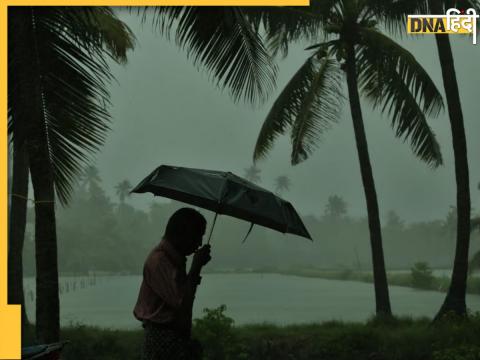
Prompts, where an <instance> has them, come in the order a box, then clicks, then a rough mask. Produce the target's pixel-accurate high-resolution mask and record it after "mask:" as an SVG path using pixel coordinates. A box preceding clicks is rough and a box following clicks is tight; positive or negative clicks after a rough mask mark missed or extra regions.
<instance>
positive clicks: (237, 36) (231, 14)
mask: <svg viewBox="0 0 480 360" xmlns="http://www.w3.org/2000/svg"><path fill="white" fill-rule="evenodd" d="M140 13H141V14H142V15H143V19H144V21H145V20H146V19H151V20H152V22H153V24H154V25H155V27H156V28H157V29H158V31H159V32H160V33H161V34H163V35H165V36H167V38H170V37H171V36H172V35H173V36H174V38H175V42H176V43H177V44H178V46H179V47H181V48H182V49H184V50H185V51H186V53H187V57H188V58H190V59H192V60H193V63H194V64H195V66H197V67H198V68H201V69H202V70H206V71H207V72H209V73H210V74H211V75H212V76H211V79H212V80H213V81H214V83H215V84H216V85H217V86H219V87H220V88H226V89H228V91H229V92H230V95H231V97H232V98H233V100H234V101H239V100H246V101H247V102H249V103H252V104H258V103H262V102H264V101H265V100H266V99H267V97H268V95H269V94H271V92H272V90H273V89H274V86H275V77H276V73H277V67H276V66H275V65H274V63H273V61H272V59H271V56H270V54H269V53H268V51H267V50H266V49H265V47H264V45H263V42H262V38H261V36H260V33H259V29H258V26H255V24H253V23H252V22H250V21H249V19H248V17H247V9H246V8H240V7H154V8H151V7H150V8H146V9H144V10H140Z"/></svg>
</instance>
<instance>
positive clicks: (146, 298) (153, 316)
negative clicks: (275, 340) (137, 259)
mask: <svg viewBox="0 0 480 360" xmlns="http://www.w3.org/2000/svg"><path fill="white" fill-rule="evenodd" d="M206 224H207V222H206V220H205V218H204V217H203V216H202V215H201V214H200V213H199V212H198V211H196V210H194V209H190V208H182V209H180V210H178V211H176V212H175V213H174V214H173V215H172V216H171V217H170V219H169V220H168V224H167V227H166V229H165V234H164V236H163V239H162V241H161V242H160V244H159V245H158V246H156V247H155V248H154V249H153V250H152V252H151V253H150V254H149V255H148V257H147V260H146V261H145V265H144V267H143V281H142V285H141V287H140V292H139V295H138V300H137V304H136V305H135V309H134V311H133V313H134V315H135V317H136V318H137V319H138V320H140V321H142V323H143V327H144V330H145V338H144V344H143V350H142V352H143V359H144V360H160V359H162V360H163V359H165V360H177V359H178V360H186V359H197V358H199V355H198V354H196V353H198V346H197V347H196V348H197V349H195V346H193V344H194V343H193V342H192V341H191V340H190V333H191V327H192V307H193V301H194V298H195V292H196V289H197V286H198V284H200V280H201V277H200V272H201V270H202V267H203V266H204V265H206V264H207V263H208V262H209V261H210V259H211V257H210V245H204V246H202V247H200V246H201V245H202V238H203V235H204V234H205V229H206ZM193 253H194V256H193V260H192V265H191V267H190V271H189V272H188V274H187V273H186V257H187V256H189V255H191V254H193Z"/></svg>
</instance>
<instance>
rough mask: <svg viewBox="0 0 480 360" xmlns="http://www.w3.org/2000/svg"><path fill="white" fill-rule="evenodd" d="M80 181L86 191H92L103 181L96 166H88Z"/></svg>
mask: <svg viewBox="0 0 480 360" xmlns="http://www.w3.org/2000/svg"><path fill="white" fill-rule="evenodd" d="M80 181H81V184H82V186H83V188H84V189H86V190H90V191H91V190H92V189H94V188H96V187H98V186H100V183H101V181H102V179H101V178H100V172H99V171H98V168H97V167H96V166H95V165H87V166H86V167H85V169H84V170H83V172H82V173H81V175H80Z"/></svg>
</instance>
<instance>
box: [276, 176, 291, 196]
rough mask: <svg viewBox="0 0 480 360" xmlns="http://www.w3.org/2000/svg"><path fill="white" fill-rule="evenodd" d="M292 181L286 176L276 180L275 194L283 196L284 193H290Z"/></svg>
mask: <svg viewBox="0 0 480 360" xmlns="http://www.w3.org/2000/svg"><path fill="white" fill-rule="evenodd" d="M290 186H291V181H290V179H289V178H288V176H286V175H281V176H279V177H277V178H276V179H275V192H276V193H277V194H281V193H282V192H283V191H289V190H290Z"/></svg>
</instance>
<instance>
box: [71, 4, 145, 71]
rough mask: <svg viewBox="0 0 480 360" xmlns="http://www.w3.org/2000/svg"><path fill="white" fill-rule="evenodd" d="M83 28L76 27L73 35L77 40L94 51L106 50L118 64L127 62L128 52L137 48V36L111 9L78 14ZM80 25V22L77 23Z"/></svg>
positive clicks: (94, 9)
mask: <svg viewBox="0 0 480 360" xmlns="http://www.w3.org/2000/svg"><path fill="white" fill-rule="evenodd" d="M76 15H77V16H78V17H81V19H80V20H81V22H82V25H83V26H80V27H76V28H75V29H73V30H77V33H76V34H75V33H72V35H74V36H76V39H77V40H78V41H79V42H80V43H81V44H82V45H83V46H86V47H89V48H90V49H92V50H93V51H96V50H98V49H102V50H105V51H104V53H105V54H107V55H108V56H109V57H111V58H112V59H113V60H114V61H116V62H118V63H122V64H125V63H126V62H127V52H128V51H129V50H132V49H133V48H134V47H135V41H136V38H135V35H134V34H133V32H132V30H131V29H130V28H129V27H128V26H127V25H126V24H125V23H124V22H123V21H121V20H119V19H118V18H117V17H116V16H115V14H114V12H113V11H112V9H111V8H109V7H95V8H88V7H85V8H82V11H79V12H77V14H76ZM76 23H78V21H76Z"/></svg>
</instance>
